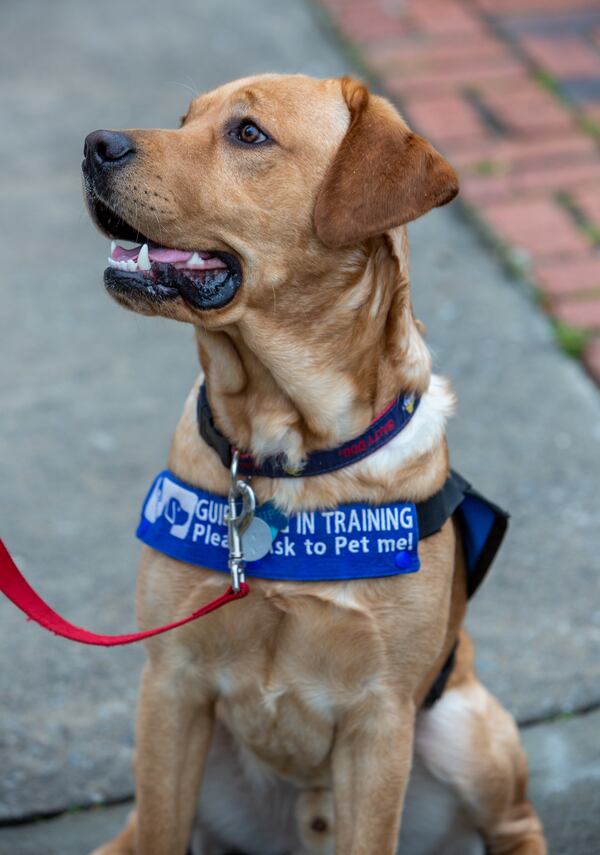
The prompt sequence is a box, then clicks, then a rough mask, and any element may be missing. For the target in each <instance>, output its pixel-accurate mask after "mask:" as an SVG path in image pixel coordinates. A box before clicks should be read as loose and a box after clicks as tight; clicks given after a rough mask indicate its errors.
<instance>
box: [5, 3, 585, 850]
mask: <svg viewBox="0 0 600 855" xmlns="http://www.w3.org/2000/svg"><path fill="white" fill-rule="evenodd" d="M2 36H3V49H2V51H0V106H1V111H2V115H3V116H4V117H5V119H4V121H3V134H2V136H1V137H0V155H1V157H0V181H1V185H2V187H3V191H4V192H3V199H4V205H3V206H2V210H1V211H0V234H1V235H2V239H3V241H4V245H5V246H4V251H3V266H2V270H1V272H0V282H1V288H2V295H3V306H4V311H3V313H2V316H1V317H0V341H2V344H3V359H2V360H0V394H1V395H2V401H3V407H2V445H1V447H0V475H1V481H0V483H1V485H2V486H1V490H2V492H1V494H0V495H1V499H0V501H1V511H2V515H1V525H0V534H1V535H2V536H3V537H4V538H5V540H6V542H7V544H8V546H9V548H10V549H11V550H12V552H13V554H14V555H15V556H16V557H17V559H18V561H19V563H20V566H21V568H22V569H23V570H24V571H25V572H26V574H27V575H28V577H29V578H30V579H31V581H32V582H33V584H34V585H35V586H36V587H38V588H39V589H40V591H41V592H42V594H43V595H44V596H45V597H46V598H47V599H48V600H49V601H50V602H51V603H52V604H53V605H54V606H55V607H56V608H57V609H58V610H59V611H61V612H62V613H64V614H65V615H66V616H68V617H69V618H71V619H72V620H73V621H74V622H75V623H78V624H81V625H84V626H87V627H90V628H94V629H96V630H98V631H102V630H104V631H108V632H111V631H113V632H117V631H125V630H127V629H128V628H132V627H133V625H134V617H133V591H134V583H135V566H136V556H137V551H138V549H137V544H136V542H135V539H134V537H133V530H134V527H135V523H136V517H137V514H138V509H139V505H140V502H141V499H142V497H143V495H144V493H145V490H146V489H147V486H148V484H149V482H150V480H151V478H152V476H153V475H154V474H155V472H156V471H158V469H159V468H161V467H162V466H163V464H164V459H165V455H166V450H167V447H168V441H169V436H170V433H171V431H172V429H173V427H174V425H175V422H176V420H177V417H178V414H179V410H180V408H181V405H182V402H183V398H184V396H185V394H186V392H187V389H188V387H189V385H190V384H191V382H192V379H193V377H194V374H195V371H196V356H195V352H194V347H193V343H192V336H191V333H190V331H189V330H188V329H186V328H185V327H182V326H177V325H175V324H169V323H168V322H166V321H164V322H163V321H158V320H148V319H145V318H141V317H138V316H134V315H131V314H127V313H126V312H124V311H123V310H121V309H119V308H118V307H117V306H116V305H115V304H113V303H112V302H111V301H110V300H109V299H108V298H107V297H106V295H105V294H104V292H103V288H102V285H101V276H102V270H103V266H104V259H105V255H106V242H105V241H104V240H103V239H101V238H100V237H99V236H98V235H96V234H95V233H94V231H93V229H92V226H91V224H90V222H89V221H88V219H87V216H86V215H85V213H84V211H83V204H82V200H81V196H80V190H79V162H80V159H81V147H82V141H83V137H84V136H85V134H86V133H87V132H88V131H90V130H92V129H94V128H96V127H128V126H129V127H131V126H140V125H141V126H144V125H166V126H168V125H171V126H173V125H175V124H176V122H177V119H178V117H179V115H181V113H182V112H184V110H185V105H186V102H187V100H188V97H189V96H190V92H189V88H190V87H191V88H192V89H200V90H202V89H206V88H210V87H212V86H213V85H215V84H217V83H219V82H222V81H225V80H227V79H230V78H233V77H237V76H240V75H242V74H246V73H251V72H254V71H262V70H283V71H302V72H306V73H310V74H315V75H319V76H323V75H328V74H338V73H341V72H344V71H348V70H350V69H349V66H348V63H347V61H346V60H345V59H344V57H343V56H342V55H341V53H340V50H339V47H338V46H337V45H336V44H335V43H333V42H332V41H331V39H330V37H329V35H328V34H327V32H326V31H324V30H323V28H322V26H321V25H320V22H319V19H318V17H317V16H316V15H315V13H314V12H313V10H312V9H311V8H310V7H309V6H308V5H306V3H305V0H288V2H286V3H285V4H283V3H280V2H277V0H256V2H254V3H252V4H250V3H244V2H241V0H220V2H216V0H203V2H202V3H199V2H198V1H197V0H173V2H172V3H170V4H169V6H168V9H167V7H166V5H165V4H163V3H160V2H158V0H152V2H145V3H141V2H139V3H138V2H135V3H134V2H131V3H128V4H127V5H125V4H122V3H120V2H117V0H106V2H104V3H103V4H102V5H101V6H97V5H96V4H82V3H79V2H77V0H54V2H53V3H51V4H50V3H43V2H41V0H39V2H37V3H29V4H24V3H20V2H17V0H8V2H5V3H4V4H3V11H2ZM411 231H412V237H413V275H412V279H413V292H414V295H415V300H416V305H417V311H418V314H419V316H420V317H421V318H422V319H423V320H424V321H425V322H426V323H427V325H428V327H429V331H430V336H429V340H430V343H431V346H432V348H433V349H434V351H435V354H436V364H437V366H438V368H439V369H440V370H442V371H443V372H444V373H448V374H449V375H450V376H451V377H452V378H453V379H454V380H455V383H456V387H457V390H458V393H459V397H460V411H459V415H458V417H457V418H456V420H455V421H454V423H453V425H452V428H451V448H452V453H453V462H454V464H455V465H456V466H457V468H460V469H461V470H462V471H463V473H464V474H465V475H466V476H467V477H469V478H470V479H471V480H473V481H474V482H475V483H476V484H477V486H478V487H480V488H481V489H482V490H485V491H487V492H488V493H489V495H490V496H491V497H492V498H495V499H496V500H497V501H499V502H500V503H503V504H504V505H506V506H507V507H508V508H510V510H511V512H512V514H513V522H512V526H511V533H510V537H509V540H508V543H507V546H506V548H505V549H504V550H503V553H502V556H501V558H500V560H499V561H498V562H497V565H496V567H495V570H494V572H493V574H492V576H491V578H490V580H489V582H487V583H486V585H485V587H484V588H483V590H482V592H481V594H480V595H478V597H477V600H476V601H475V603H474V605H473V609H472V615H471V618H470V625H471V628H472V630H473V633H474V636H475V638H476V641H477V644H478V661H479V667H480V671H481V674H482V676H483V677H484V679H485V681H486V682H487V683H488V684H489V685H490V687H491V688H492V689H493V690H494V691H495V692H496V693H497V694H498V695H499V696H500V698H501V699H502V701H503V702H504V703H505V704H506V705H507V706H508V707H509V708H510V709H511V710H512V711H513V712H514V713H515V714H516V715H517V716H518V717H519V718H520V719H521V720H531V719H539V718H540V717H544V716H548V715H550V714H554V713H557V712H565V711H571V710H577V709H582V708H587V707H589V706H591V705H594V704H597V703H598V702H599V701H600V656H599V652H600V605H599V602H600V601H599V596H598V595H599V587H600V584H599V581H598V574H597V565H598V556H599V555H600V530H599V528H598V525H597V513H596V492H597V490H596V482H597V479H598V474H599V472H600V462H599V460H600V457H599V452H600V397H599V396H598V393H597V390H596V389H595V388H594V387H593V386H592V384H591V383H589V382H588V380H587V379H586V377H585V376H584V375H583V374H582V372H581V370H580V368H579V367H578V366H577V365H575V364H573V363H571V362H569V361H568V360H567V359H566V358H564V357H563V356H562V355H561V354H560V353H559V352H558V351H557V350H556V348H555V346H554V343H553V341H552V336H551V333H550V330H549V327H548V325H547V324H546V322H545V320H544V319H543V318H542V317H541V316H540V314H539V312H538V310H537V308H536V307H535V306H534V305H533V304H532V302H531V301H530V300H529V299H528V298H527V296H526V295H524V294H523V293H521V291H520V289H519V287H518V286H517V285H515V283H513V282H510V281H508V280H507V279H506V278H505V277H504V276H503V274H502V273H501V271H500V269H499V267H498V266H497V264H496V263H495V261H494V260H493V259H491V258H490V257H489V255H488V253H487V252H486V250H485V249H484V248H483V247H482V246H481V245H480V243H479V242H478V240H477V238H476V237H475V235H474V234H473V232H472V230H471V229H470V227H469V226H468V225H467V224H466V223H465V222H463V220H462V219H461V216H460V212H459V211H458V209H456V207H455V208H454V209H448V210H441V211H438V212H435V213H434V214H431V215H430V216H428V217H426V218H425V219H424V220H423V221H422V222H420V223H418V224H416V225H415V226H414V227H413V228H412V230H411ZM0 641H1V643H2V653H3V656H2V660H1V661H2V665H1V667H0V766H1V767H2V769H3V775H2V780H1V781H0V820H5V821H6V820H15V819H19V818H23V817H28V816H32V815H35V814H39V813H40V812H48V811H60V810H64V809H68V808H71V807H73V806H78V805H90V804H95V803H99V802H102V801H104V800H107V799H109V800H114V799H116V798H121V797H124V796H126V795H127V794H129V793H130V792H131V777H130V772H129V764H130V759H131V750H132V720H133V711H134V704H135V697H136V683H137V675H138V672H139V667H140V662H141V658H142V654H141V651H139V650H137V649H122V650H113V651H106V650H100V649H91V648H85V647H77V646H75V645H73V644H70V643H69V642H67V641H63V640H61V639H58V638H54V637H52V636H50V635H48V634H46V633H45V632H44V631H42V630H41V629H39V628H38V627H36V626H33V625H31V624H28V623H27V622H26V621H25V620H24V619H23V618H22V616H21V615H20V614H19V613H17V611H16V610H15V609H14V608H13V607H12V606H11V605H10V604H8V603H6V602H0ZM595 721H596V720H595V719H592V718H586V719H576V720H574V721H573V723H572V724H571V723H569V726H572V727H575V728H576V727H577V726H578V724H581V727H584V723H585V727H586V728H587V727H588V726H589V727H591V726H592V724H593V723H594V722H595ZM596 723H597V722H596ZM561 726H562V725H561ZM547 727H549V728H550V730H549V731H548V732H549V733H554V731H553V730H552V727H554V726H550V725H548V726H547ZM534 732H537V728H536V729H535V731H534V730H532V731H530V733H534ZM544 732H546V731H544ZM552 738H554V737H552ZM528 739H529V736H528ZM552 744H555V743H552V740H551V739H550V741H547V742H545V743H544V745H543V746H542V747H541V748H540V749H539V751H540V752H541V755H542V757H543V759H544V762H548V763H551V761H552V754H553V751H550V752H549V753H548V750H547V745H552ZM556 744H558V743H556ZM557 750H558V749H557ZM560 756H561V757H562V758H563V761H562V762H563V765H562V770H563V772H565V774H566V775H567V778H566V780H567V781H579V780H584V781H585V780H587V779H586V778H585V775H584V774H583V772H581V768H580V767H581V762H580V760H579V759H578V758H577V756H575V755H572V756H571V755H570V754H569V753H568V752H567V753H566V754H565V753H563V754H561V755H560ZM590 756H592V757H595V760H594V761H593V762H592V761H591V760H588V761H586V762H588V766H590V764H591V767H593V769H592V771H593V774H594V775H596V773H597V769H598V765H599V764H600V758H599V757H598V755H597V753H596V754H595V755H590ZM584 759H585V758H584ZM594 764H595V765H594ZM591 767H590V768H591ZM544 768H548V769H551V768H552V767H544ZM580 772H581V775H582V777H579V775H580ZM547 774H549V772H548V773H546V772H545V771H544V772H543V773H541V778H544V777H545V776H547ZM552 774H554V772H552ZM569 776H570V777H569ZM541 778H540V780H541ZM563 780H564V778H563ZM564 792H566V793H567V795H564V793H563V794H562V795H561V803H562V804H563V808H562V812H563V817H565V818H568V816H580V815H581V814H580V813H576V812H577V811H580V810H581V805H580V802H579V798H578V797H577V799H575V795H574V797H573V799H571V798H570V796H569V795H568V794H569V793H571V792H573V793H575V792H576V790H575V788H574V785H573V787H571V784H570V783H569V784H568V785H566V786H565V789H564ZM543 798H544V799H545V798H546V795H544V796H543ZM569 811H572V813H571V814H569ZM597 814H598V811H596V817H597ZM86 816H88V815H87V814H86ZM89 816H90V817H91V816H92V815H91V814H90V815H89ZM94 816H97V815H96V814H94ZM566 821H567V819H565V822H566ZM74 823H75V824H74V826H73V827H79V826H77V823H76V822H75V820H74ZM86 827H88V826H86ZM591 828H592V826H591V820H590V821H589V823H588V825H587V826H586V829H585V830H586V833H587V832H588V831H589V832H590V834H591V833H592V832H591V830H590V829H591ZM596 832H597V833H598V834H600V831H599V830H598V828H596V831H595V832H594V833H596ZM37 833H38V832H37V831H35V829H34V828H33V827H32V828H29V827H28V826H19V827H18V828H15V829H11V830H5V831H2V832H0V852H4V851H6V852H11V853H12V852H17V851H19V852H20V851H22V852H33V851H41V850H35V849H31V848H30V849H27V848H22V849H21V850H19V849H17V848H15V847H16V845H17V844H16V843H15V842H14V841H15V840H16V839H17V838H18V840H20V841H25V842H24V843H23V844H22V845H23V846H25V847H26V846H27V845H29V843H27V841H28V840H29V839H31V840H34V839H35V834H37ZM15 835H16V837H15ZM100 836H104V835H100ZM557 839H559V838H557ZM590 839H591V838H590ZM4 841H8V842H6V843H5V842H4ZM19 845H21V844H19ZM32 845H34V846H35V844H32ZM3 846H4V847H5V848H4V849H3V848H2V847H3ZM7 847H8V848H7ZM43 851H44V852H46V851H48V850H47V849H44V850H43ZM56 851H58V850H56ZM60 851H61V852H63V849H61V850H60ZM67 851H68V850H67V848H66V846H65V848H64V852H67ZM72 851H73V852H75V851H85V846H84V844H83V843H82V844H81V849H79V850H77V849H76V848H74V849H73V850H72ZM555 851H565V852H567V851H575V850H570V849H556V850H555ZM577 851H578V852H581V853H583V852H584V851H589V852H592V851H593V850H592V849H589V850H584V849H580V850H577ZM64 852H63V855H64Z"/></svg>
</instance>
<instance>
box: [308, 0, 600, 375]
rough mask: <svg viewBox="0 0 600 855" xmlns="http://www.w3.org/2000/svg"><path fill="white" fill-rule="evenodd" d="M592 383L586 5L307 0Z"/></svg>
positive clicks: (596, 46) (598, 82)
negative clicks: (322, 10) (412, 134)
mask: <svg viewBox="0 0 600 855" xmlns="http://www.w3.org/2000/svg"><path fill="white" fill-rule="evenodd" d="M320 2H321V4H322V5H324V6H325V7H327V9H328V11H329V14H330V16H331V18H332V21H333V23H334V25H335V26H336V28H337V29H338V30H339V31H340V33H341V34H342V36H343V37H344V38H345V39H347V40H348V41H350V42H351V43H353V44H354V45H355V46H357V47H358V48H359V50H360V52H361V55H362V58H363V61H364V64H365V66H366V67H367V69H369V71H370V72H372V73H373V74H375V75H376V76H377V77H378V79H379V80H380V82H381V84H382V88H383V90H384V91H385V92H386V93H387V94H388V95H389V96H390V97H391V98H392V99H393V100H395V101H396V102H397V103H398V105H399V106H400V108H401V109H402V110H403V112H404V113H405V114H406V116H407V118H408V120H409V121H410V122H411V124H412V125H413V126H414V127H415V128H416V129H418V130H419V131H420V132H421V133H423V134H424V135H425V136H427V137H428V138H429V139H431V140H432V142H434V144H435V145H437V147H438V148H439V149H440V150H441V151H443V152H444V153H445V154H446V155H447V156H448V158H449V159H450V160H451V161H452V162H453V164H454V165H455V166H456V167H457V168H458V170H459V172H460V175H461V188H462V198H463V202H464V203H465V204H466V205H467V206H468V207H470V208H471V209H472V211H473V212H474V213H475V214H476V217H477V220H478V221H479V222H480V224H481V225H482V227H483V230H484V231H485V233H486V234H487V235H488V236H490V237H492V239H493V241H494V243H495V244H496V246H497V247H498V248H499V249H500V250H501V252H502V255H503V257H504V258H505V259H506V260H507V261H509V262H510V261H515V262H517V263H518V266H519V269H521V270H523V271H524V273H525V275H526V276H527V278H528V280H529V281H530V282H531V283H532V285H533V286H534V287H535V288H536V289H537V291H538V293H539V297H540V303H541V304H542V305H543V306H544V307H545V308H546V310H547V311H548V313H549V314H550V315H551V317H553V318H554V319H555V321H557V323H558V327H557V328H558V329H559V333H560V337H561V339H562V340H563V341H564V340H565V336H566V338H567V339H568V340H569V341H570V342H571V343H572V342H573V341H577V342H578V344H577V346H576V347H575V351H576V353H577V354H578V355H580V356H581V358H582V361H583V364H584V365H585V366H586V368H587V370H588V371H589V372H590V374H591V375H592V376H593V377H594V378H595V379H596V381H597V382H598V383H599V384H600V0H320Z"/></svg>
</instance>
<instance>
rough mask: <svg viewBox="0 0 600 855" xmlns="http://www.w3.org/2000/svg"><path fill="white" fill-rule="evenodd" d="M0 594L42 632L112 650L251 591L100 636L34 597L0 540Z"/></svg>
mask: <svg viewBox="0 0 600 855" xmlns="http://www.w3.org/2000/svg"><path fill="white" fill-rule="evenodd" d="M0 591H2V592H3V593H4V594H6V596H7V597H8V599H9V600H12V601H13V603H14V604H15V606H17V608H19V609H21V611H22V612H25V614H26V615H27V617H28V618H30V619H31V620H34V621H36V622H37V623H39V624H40V626H43V627H44V628H45V629H49V630H50V632H53V633H54V634H55V635H62V637H63V638H70V639H71V641H78V642H79V643H80V644H98V645H101V646H102V647H114V646H115V645H118V644H132V643H133V642H135V641H141V640H142V639H143V638H150V637H151V636H153V635H160V634H161V633H163V632H168V631H169V630H170V629H175V628H176V627H178V626H183V624H185V623H189V622H190V621H192V620H196V618H199V617H202V616H203V615H207V614H209V613H210V612H214V611H215V610H216V609H220V608H221V606H225V605H227V603H232V602H233V601H234V600H241V599H243V597H246V596H247V595H248V594H249V593H250V589H249V588H248V585H246V583H245V582H241V583H240V590H239V591H237V593H236V592H234V591H233V589H232V588H231V587H229V588H228V589H227V591H226V592H225V593H224V594H221V596H220V597H217V599H216V600H212V601H211V602H210V603H207V604H206V605H205V606H202V608H200V609H197V610H196V611H195V612H193V614H191V615H189V616H188V617H185V618H182V619H181V620H177V621H174V622H173V623H168V624H166V626H157V627H156V628H155V629H147V630H146V631H145V632H131V633H129V634H128V635H99V634H98V633H95V632H89V631H88V630H87V629H82V627H79V626H75V624H72V623H69V621H68V620H65V619H64V618H63V617H61V616H60V615H59V614H57V613H56V612H55V611H54V609H51V608H50V606H49V605H48V604H47V603H45V602H44V600H42V598H41V597H40V596H39V595H38V594H36V592H35V591H34V590H33V588H32V587H31V585H30V584H29V583H28V582H27V580H26V579H25V577H24V576H23V575H22V573H21V572H20V571H19V568H18V567H17V565H16V564H15V562H14V561H13V560H12V558H11V555H10V552H9V551H8V549H7V548H6V546H5V545H4V543H3V541H2V540H1V539H0Z"/></svg>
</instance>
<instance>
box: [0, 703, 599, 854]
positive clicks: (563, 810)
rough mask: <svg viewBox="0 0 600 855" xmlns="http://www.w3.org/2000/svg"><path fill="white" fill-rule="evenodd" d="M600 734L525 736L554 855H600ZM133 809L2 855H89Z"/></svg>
mask: <svg viewBox="0 0 600 855" xmlns="http://www.w3.org/2000/svg"><path fill="white" fill-rule="evenodd" d="M599 729H600V713H595V714H591V715H589V716H583V717H581V718H579V719H577V720H576V721H561V722H559V723H556V724H552V725H548V724H545V725H538V726H537V727H532V728H528V729H526V730H525V731H524V732H523V740H524V742H525V747H526V749H527V752H528V754H529V761H530V768H531V792H532V794H533V798H534V799H535V802H536V805H537V806H538V807H539V810H540V814H541V818H542V821H543V823H544V827H545V829H546V833H547V835H548V839H549V841H550V844H551V849H550V853H551V855H596V853H597V852H598V834H599V831H600V825H599V823H598V816H599V815H600V762H599V760H600V754H599V749H598V730H599ZM130 809H131V804H130V803H127V804H122V805H118V806H116V807H108V808H92V809H91V810H84V811H77V812H72V813H67V814H64V815H63V816H61V817H59V818H57V819H53V820H50V821H46V822H37V823H32V824H30V825H27V826H25V827H23V826H17V827H14V828H6V829H4V830H0V855H42V853H43V855H85V853H87V852H90V851H91V850H92V849H93V848H94V847H95V846H98V844H99V843H102V842H104V841H105V840H108V839H110V837H111V836H113V835H114V834H116V833H117V831H119V830H120V827H121V825H122V823H123V822H124V820H125V817H126V816H127V813H128V812H129V810H130ZM439 855H443V853H442V852H440V853H439Z"/></svg>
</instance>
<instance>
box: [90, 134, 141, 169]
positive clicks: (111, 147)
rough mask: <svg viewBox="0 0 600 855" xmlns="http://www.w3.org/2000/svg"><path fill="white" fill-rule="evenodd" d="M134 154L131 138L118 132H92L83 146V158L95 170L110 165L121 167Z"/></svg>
mask: <svg viewBox="0 0 600 855" xmlns="http://www.w3.org/2000/svg"><path fill="white" fill-rule="evenodd" d="M134 154H135V145H134V142H133V140H132V139H131V137H128V136H127V134H121V133H119V132H118V131H93V132H92V133H91V134H88V135H87V137H86V138H85V142H84V144H83V156H84V158H85V160H86V161H87V162H88V164H90V166H92V165H93V166H95V167H96V168H99V167H103V166H110V165H119V166H122V165H123V164H124V163H126V162H127V161H128V160H130V159H131V157H132V156H133V155H134Z"/></svg>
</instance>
